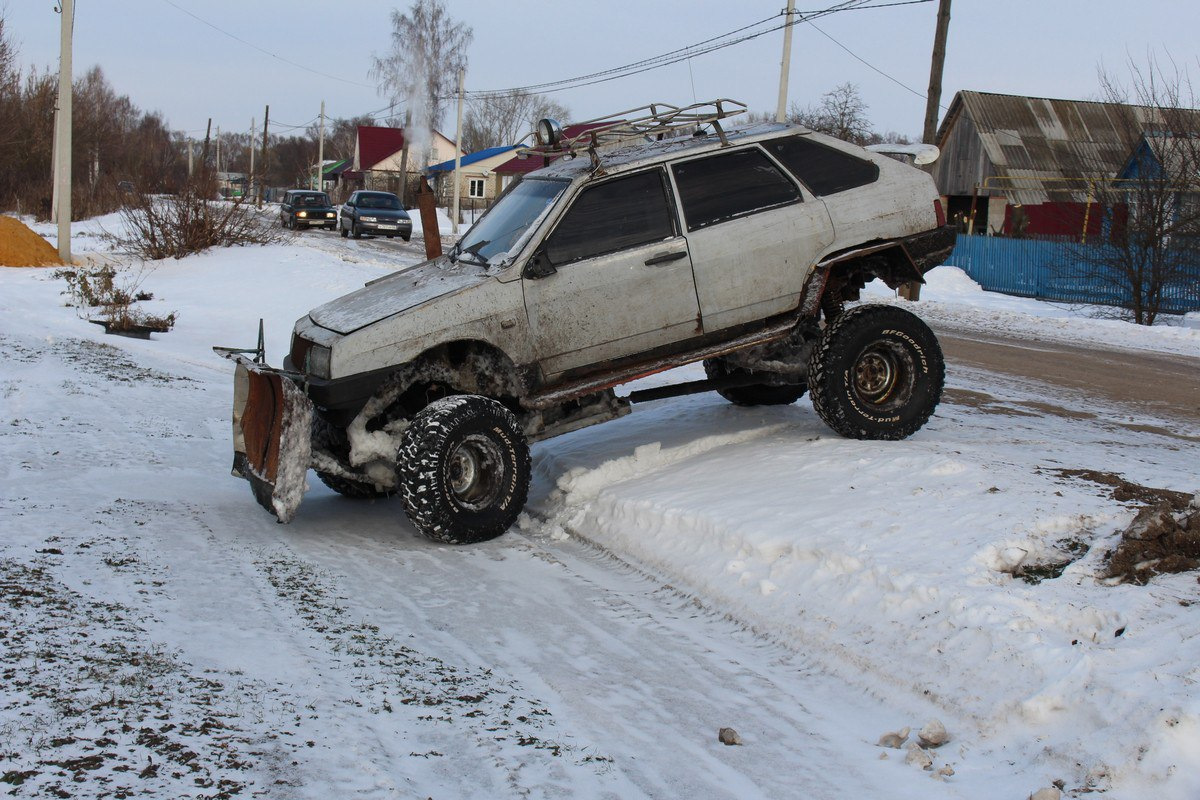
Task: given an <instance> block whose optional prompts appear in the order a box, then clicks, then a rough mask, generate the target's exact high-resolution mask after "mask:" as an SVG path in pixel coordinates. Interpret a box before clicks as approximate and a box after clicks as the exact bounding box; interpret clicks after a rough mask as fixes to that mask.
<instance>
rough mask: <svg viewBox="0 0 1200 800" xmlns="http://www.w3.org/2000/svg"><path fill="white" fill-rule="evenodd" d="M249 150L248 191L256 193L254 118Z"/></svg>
mask: <svg viewBox="0 0 1200 800" xmlns="http://www.w3.org/2000/svg"><path fill="white" fill-rule="evenodd" d="M249 150H250V172H249V173H248V174H249V183H248V184H247V186H246V189H247V190H248V191H250V192H254V191H255V189H254V117H251V118H250V147H249ZM242 199H243V200H245V199H246V198H245V197H243V198H242Z"/></svg>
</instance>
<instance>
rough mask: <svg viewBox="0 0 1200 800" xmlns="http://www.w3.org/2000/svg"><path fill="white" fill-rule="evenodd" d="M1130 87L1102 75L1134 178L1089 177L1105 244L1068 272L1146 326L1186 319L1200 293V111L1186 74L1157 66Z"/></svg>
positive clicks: (1075, 255) (1081, 250)
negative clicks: (1185, 309) (1182, 313)
mask: <svg viewBox="0 0 1200 800" xmlns="http://www.w3.org/2000/svg"><path fill="white" fill-rule="evenodd" d="M1129 73H1130V82H1129V85H1128V87H1126V86H1125V85H1123V84H1122V83H1121V82H1120V81H1119V80H1118V79H1117V78H1116V77H1115V76H1113V75H1112V74H1111V73H1107V72H1104V71H1103V70H1102V71H1101V73H1100V85H1101V91H1102V93H1103V96H1104V99H1105V100H1106V101H1107V102H1110V103H1113V104H1116V105H1114V106H1113V108H1114V111H1115V113H1116V114H1117V118H1118V120H1119V122H1118V125H1119V126H1120V132H1121V135H1122V137H1123V139H1124V144H1125V146H1126V147H1127V152H1128V153H1129V159H1128V160H1127V162H1126V164H1125V166H1124V168H1123V169H1122V170H1121V171H1119V172H1118V173H1116V174H1113V173H1112V171H1111V168H1107V169H1104V168H1098V169H1096V170H1094V171H1093V172H1092V174H1090V175H1087V176H1086V182H1087V185H1088V189H1089V202H1090V203H1091V205H1092V207H1093V208H1094V209H1095V211H1094V212H1093V213H1096V214H1099V215H1102V219H1103V234H1102V236H1101V237H1099V238H1100V241H1091V242H1085V243H1081V244H1079V245H1077V246H1073V247H1072V248H1071V252H1070V259H1069V261H1070V262H1071V264H1070V266H1064V268H1063V271H1064V272H1067V273H1069V274H1070V276H1071V277H1074V278H1077V279H1082V280H1083V281H1086V283H1088V284H1091V285H1093V286H1095V287H1097V289H1098V293H1099V294H1100V295H1101V296H1104V297H1105V298H1106V299H1108V300H1109V301H1111V302H1114V303H1116V304H1117V305H1118V307H1120V308H1122V309H1123V312H1124V316H1127V317H1128V318H1129V319H1131V320H1132V321H1133V322H1135V323H1137V324H1139V325H1153V324H1154V322H1155V320H1156V319H1158V318H1159V316H1160V315H1161V314H1162V313H1164V312H1167V311H1172V310H1182V308H1180V307H1179V305H1178V304H1179V302H1180V301H1181V300H1182V298H1184V297H1185V296H1186V294H1187V292H1188V291H1189V289H1190V291H1191V293H1192V302H1193V303H1194V302H1195V296H1196V294H1197V288H1196V287H1197V286H1200V111H1197V110H1195V107H1196V100H1197V98H1196V96H1195V94H1194V93H1193V91H1192V88H1191V83H1190V81H1189V79H1188V76H1187V74H1186V72H1182V71H1180V70H1179V69H1178V68H1176V67H1174V66H1172V67H1171V68H1170V69H1165V68H1163V67H1162V66H1161V65H1160V64H1159V63H1158V62H1157V61H1156V60H1155V59H1153V58H1151V59H1150V60H1149V62H1148V64H1147V65H1146V66H1144V67H1142V66H1138V65H1135V64H1133V63H1132V62H1131V63H1130V64H1129Z"/></svg>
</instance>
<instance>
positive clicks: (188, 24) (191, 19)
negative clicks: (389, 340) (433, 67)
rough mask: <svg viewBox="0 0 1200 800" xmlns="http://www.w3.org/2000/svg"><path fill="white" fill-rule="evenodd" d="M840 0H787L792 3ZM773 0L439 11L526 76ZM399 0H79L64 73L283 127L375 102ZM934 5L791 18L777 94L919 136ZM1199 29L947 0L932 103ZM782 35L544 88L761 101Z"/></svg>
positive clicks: (226, 125) (170, 110) (770, 104)
mask: <svg viewBox="0 0 1200 800" xmlns="http://www.w3.org/2000/svg"><path fill="white" fill-rule="evenodd" d="M889 1H890V0H872V2H874V3H883V2H889ZM835 2H836V0H823V1H822V2H818V3H809V2H808V0H797V9H798V10H816V9H822V8H826V7H828V6H831V5H833V4H834V3H835ZM55 5H56V4H55V2H54V1H53V0H0V9H2V10H3V13H4V16H5V19H6V29H7V31H8V33H9V36H10V38H11V39H12V40H13V42H14V44H16V46H17V48H18V51H19V54H18V58H19V62H20V64H21V65H22V66H23V67H24V68H26V69H28V68H30V67H33V66H37V67H41V68H45V67H51V68H54V69H57V62H58V37H59V17H58V15H57V14H56V13H54V10H53V9H54V6H55ZM785 5H786V0H741V2H711V1H710V0H601V2H592V3H582V2H579V3H577V2H554V3H548V2H533V1H532V0H508V2H503V3H501V2H491V1H488V0H447V6H448V8H449V11H450V14H451V15H452V16H453V17H454V18H455V19H458V20H461V21H463V22H466V23H467V24H469V25H470V26H471V27H472V28H473V29H474V32H475V39H474V43H473V44H472V45H471V48H470V52H469V70H468V73H467V79H466V83H467V88H468V90H472V89H475V90H485V89H504V88H509V87H512V86H524V85H529V84H535V83H542V82H545V81H551V80H557V79H562V78H569V77H574V76H577V75H583V74H587V73H592V72H596V71H600V70H604V69H609V68H612V67H617V66H621V65H624V64H627V63H630V62H632V61H636V60H639V59H642V58H647V57H651V56H655V55H658V54H660V53H665V52H667V51H671V50H675V49H677V48H682V47H685V46H687V45H691V44H695V43H697V42H701V41H703V40H706V39H709V38H711V37H713V36H717V35H719V34H723V33H726V32H728V31H731V30H734V29H736V28H740V27H742V26H745V25H749V24H750V23H753V22H757V21H759V20H762V19H765V18H767V17H770V16H772V15H775V14H778V13H779V12H781V11H782V9H783V8H784V6H785ZM397 6H399V7H401V8H403V9H407V7H408V3H407V2H405V3H393V2H378V0H359V2H352V3H343V2H334V1H331V0H322V1H321V2H317V1H316V0H288V1H287V2H283V1H281V0H76V28H75V67H76V70H75V71H76V74H77V75H78V74H80V73H82V72H83V71H84V70H86V69H87V68H89V67H91V66H92V65H97V64H98V65H99V66H100V67H101V68H102V69H103V70H104V73H105V75H106V76H107V78H108V80H109V82H110V83H111V84H112V86H113V87H114V89H115V90H116V91H117V92H118V93H120V94H127V95H129V97H130V98H131V99H132V100H133V102H134V103H135V104H137V105H138V106H139V107H140V108H142V109H143V110H147V111H159V112H162V113H163V114H164V115H165V116H166V118H167V120H168V122H169V124H170V125H171V127H172V128H174V129H177V130H184V131H188V132H189V133H190V134H191V135H194V136H203V135H204V126H205V122H206V120H207V119H208V118H209V117H212V119H213V124H214V126H220V127H221V129H222V130H236V129H241V130H248V129H249V126H250V120H251V118H252V117H253V118H255V119H256V120H257V122H258V124H259V125H260V126H261V124H262V115H263V106H264V105H267V104H270V106H271V119H272V130H273V131H275V132H286V129H285V128H284V125H301V126H302V125H304V124H305V123H308V122H310V121H311V120H313V119H314V118H315V117H316V116H317V113H318V111H319V108H320V103H321V101H322V100H325V102H326V113H327V114H329V115H330V116H333V117H348V116H352V115H355V114H361V113H365V112H372V111H377V110H379V109H381V108H383V107H385V106H386V105H387V100H386V98H384V97H382V96H381V95H380V94H379V93H378V92H377V91H376V89H375V88H374V86H373V85H372V81H371V80H370V79H369V78H368V75H367V72H368V70H369V68H370V64H371V56H372V55H373V54H382V53H383V52H385V51H386V49H387V48H388V45H389V34H390V20H389V14H390V11H391V9H392V8H393V7H397ZM186 12H190V13H191V14H192V15H195V16H189V14H188V13H186ZM936 15H937V3H936V2H926V3H921V4H916V5H904V6H898V7H892V8H879V9H873V10H857V11H850V12H846V13H841V14H835V15H832V16H828V17H825V18H823V19H821V20H819V21H818V22H817V23H816V25H817V26H818V27H819V29H820V30H817V29H815V28H814V27H813V26H811V25H801V26H798V27H797V28H796V29H795V34H794V39H793V51H792V67H791V72H790V91H789V93H788V94H789V100H790V101H793V102H797V103H799V104H801V105H808V104H811V103H816V102H817V101H818V100H819V99H820V97H821V95H822V94H824V93H825V92H827V91H829V90H830V89H832V88H834V87H835V86H838V85H839V84H842V83H846V82H850V83H853V84H856V85H858V87H859V89H860V93H861V95H862V97H863V99H864V100H865V101H866V103H867V105H868V112H867V113H868V117H869V119H870V121H871V125H872V127H873V128H874V129H876V130H879V131H881V132H886V131H896V132H899V133H904V134H908V135H911V136H918V137H919V134H920V132H921V126H922V120H923V117H924V108H925V101H924V99H923V95H924V93H925V90H926V88H927V86H928V82H929V59H930V50H931V47H932V41H933V30H934V23H935V19H936ZM196 17H199V18H200V19H202V20H204V21H206V22H208V23H211V25H212V26H216V27H217V28H221V29H223V30H224V31H227V32H228V33H230V34H233V35H234V36H236V37H238V39H241V40H244V41H237V40H236V39H234V38H230V36H227V35H225V34H223V33H221V32H219V31H217V30H214V28H213V27H210V26H209V25H206V24H205V22H202V21H200V20H198V19H196ZM1197 30H1200V2H1196V0H1139V1H1138V2H1136V3H1130V2H1118V1H1117V0H1090V2H1089V1H1087V0H1006V1H1005V2H982V1H981V0H956V2H955V4H954V8H953V12H952V18H951V22H950V38H949V46H948V50H947V58H946V68H945V76H944V80H943V95H942V105H943V106H946V105H949V103H950V100H951V99H952V98H953V96H954V92H955V91H956V90H958V89H974V90H980V91H992V92H1005V93H1012V94H1024V95H1036V96H1043V97H1061V98H1070V99H1091V98H1095V97H1096V96H1097V94H1098V80H1097V69H1098V67H1099V66H1100V65H1101V64H1103V65H1104V66H1105V67H1107V68H1108V69H1109V70H1110V71H1113V72H1115V73H1117V74H1120V75H1126V74H1127V69H1126V62H1127V61H1128V60H1129V59H1131V58H1132V59H1133V60H1135V61H1137V62H1139V63H1144V62H1145V61H1146V58H1147V54H1148V53H1150V52H1154V53H1156V54H1157V55H1158V56H1159V57H1160V59H1162V60H1164V61H1165V60H1166V59H1165V58H1164V57H1165V56H1166V55H1168V54H1169V56H1170V58H1171V59H1173V60H1174V62H1175V63H1176V64H1177V65H1178V66H1179V67H1180V68H1181V69H1186V70H1187V71H1188V72H1189V73H1190V74H1191V76H1192V77H1193V78H1195V79H1196V80H1197V81H1200V38H1197V36H1196V31H1197ZM822 32H823V33H822ZM835 41H836V42H837V43H840V44H841V45H842V46H839V45H838V44H836V43H835ZM782 43H783V34H782V32H781V31H776V32H773V33H770V34H767V35H765V36H762V37H760V38H758V39H755V40H753V41H750V42H746V43H743V44H740V45H736V46H734V47H730V48H727V49H724V50H720V51H718V52H715V53H710V54H706V55H702V56H697V57H695V58H692V59H690V61H685V62H683V63H679V64H675V65H672V66H667V67H665V68H662V69H658V70H654V71H650V72H645V73H642V74H640V75H636V76H633V77H628V78H622V79H619V80H615V81H611V82H608V83H601V84H597V85H593V86H587V87H583V88H578V89H572V90H568V91H564V92H559V93H555V94H554V95H552V96H553V97H554V99H556V100H558V101H559V102H561V103H563V104H564V105H566V106H567V108H569V109H570V110H571V112H572V115H571V116H572V118H573V119H586V118H589V117H595V116H600V115H602V114H607V113H610V112H615V111H621V110H624V109H627V108H632V107H635V106H640V105H644V104H646V103H649V102H652V101H662V102H668V103H675V104H677V105H684V104H687V103H690V102H692V101H693V98H695V99H696V100H709V99H713V98H715V97H729V98H733V99H737V100H741V101H743V102H745V103H747V104H748V105H749V106H750V108H751V109H753V110H758V111H770V112H773V111H774V108H775V103H776V98H777V94H778V86H779V62H780V57H781V51H782ZM843 47H844V48H845V49H843ZM256 48H257V49H256ZM263 51H266V52H263ZM848 51H849V52H848ZM268 53H269V54H274V56H278V58H276V57H273V56H272V55H269V54H268ZM852 54H853V55H852ZM856 56H857V58H856ZM281 59H286V60H287V61H291V62H296V63H298V64H303V65H305V66H307V67H309V68H310V69H311V70H314V71H315V72H318V73H324V75H319V74H314V72H308V71H304V70H302V69H299V68H296V67H294V66H292V65H290V64H288V63H285V61H284V60H281ZM859 59H861V60H859ZM864 61H865V62H867V63H866V64H864V63H863V62H864ZM868 64H869V65H868ZM880 73H883V74H880ZM325 76H332V77H325ZM885 76H886V77H885ZM899 84H903V86H901V85H899ZM904 87H908V88H904ZM909 89H912V90H914V91H915V94H914V92H911V91H909ZM918 95H921V96H918ZM448 108H449V109H450V111H449V113H447V115H446V118H445V120H444V124H443V125H442V128H443V130H445V132H447V133H449V134H450V135H453V125H454V119H453V116H454V115H453V104H448ZM277 124H278V125H279V127H276V125H277ZM260 130H261V127H260Z"/></svg>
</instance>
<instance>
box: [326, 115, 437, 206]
mask: <svg viewBox="0 0 1200 800" xmlns="http://www.w3.org/2000/svg"><path fill="white" fill-rule="evenodd" d="M411 139H412V142H411V143H412V144H413V146H412V147H410V148H409V152H408V163H407V164H405V163H404V145H405V142H406V139H405V131H404V130H403V129H401V128H386V127H377V126H371V125H360V126H358V130H357V133H356V136H355V139H354V158H353V161H352V167H351V168H350V169H347V170H345V171H344V172H343V173H342V180H344V181H350V182H352V183H354V184H355V185H357V186H361V187H363V188H367V189H379V190H382V191H388V192H396V193H399V192H400V190H401V180H400V179H401V175H402V172H403V171H405V170H407V172H408V176H409V181H410V182H415V179H416V177H417V176H418V175H420V174H421V172H423V171H424V169H425V168H426V167H427V166H428V165H429V164H430V163H436V162H440V161H444V160H446V159H453V158H454V154H455V152H457V148H456V147H455V146H454V142H453V141H451V140H450V139H449V138H448V137H447V136H444V135H443V134H441V133H438V132H437V131H433V132H432V136H431V140H430V141H429V142H427V143H425V142H422V143H420V144H417V143H416V142H417V141H418V140H417V137H416V136H413V137H411Z"/></svg>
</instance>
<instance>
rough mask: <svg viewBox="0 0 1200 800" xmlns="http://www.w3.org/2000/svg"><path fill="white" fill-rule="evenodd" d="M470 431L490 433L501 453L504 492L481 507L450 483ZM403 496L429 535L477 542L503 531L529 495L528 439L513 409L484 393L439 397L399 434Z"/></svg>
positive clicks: (419, 527)
mask: <svg viewBox="0 0 1200 800" xmlns="http://www.w3.org/2000/svg"><path fill="white" fill-rule="evenodd" d="M468 435H475V436H484V437H488V438H489V439H490V440H491V442H492V443H494V444H495V445H496V446H497V448H498V450H499V452H500V455H501V457H502V461H503V464H504V474H503V475H502V480H501V487H502V488H501V489H500V491H499V496H498V497H497V498H496V500H495V501H494V502H492V504H491V505H490V506H488V507H486V508H484V509H482V510H480V511H472V510H471V509H468V508H465V507H463V506H462V505H460V504H459V503H458V502H457V501H456V500H455V499H454V498H453V497H452V496H451V491H450V488H449V486H448V482H449V463H448V459H449V458H450V457H451V455H452V454H453V453H454V451H455V450H456V448H457V447H458V446H459V444H460V443H462V442H463V441H464V438H465V437H466V436H468ZM399 462H400V463H399V470H398V474H399V478H400V496H401V498H402V499H403V501H404V509H405V512H406V513H407V514H408V518H409V519H410V520H411V521H412V523H413V525H414V526H416V528H417V530H418V531H420V532H421V534H423V535H424V536H426V537H428V538H430V539H433V540H434V541H438V542H444V543H446V544H474V543H476V542H484V541H487V540H489V539H494V538H496V537H497V536H500V535H501V534H503V533H504V532H505V531H507V530H508V529H509V528H510V527H512V525H513V523H514V522H516V520H517V516H518V515H519V514H520V513H521V511H522V509H524V507H525V500H526V498H527V497H528V495H529V481H530V475H531V462H530V457H529V445H528V444H527V443H526V441H525V435H524V434H523V433H522V431H521V426H520V424H519V423H518V422H517V419H516V417H515V416H513V414H512V412H511V411H509V410H508V409H507V408H505V407H504V406H503V405H502V404H500V403H499V402H497V401H495V400H492V399H491V398H488V397H482V396H479V395H452V396H450V397H444V398H442V399H441V400H435V401H434V402H432V403H430V404H429V405H428V406H426V407H425V408H424V409H422V410H421V411H420V412H419V413H417V414H416V416H414V417H413V419H412V421H411V422H410V423H409V425H408V427H407V428H405V429H404V433H403V435H402V436H401V440H400V454H399Z"/></svg>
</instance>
